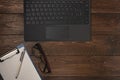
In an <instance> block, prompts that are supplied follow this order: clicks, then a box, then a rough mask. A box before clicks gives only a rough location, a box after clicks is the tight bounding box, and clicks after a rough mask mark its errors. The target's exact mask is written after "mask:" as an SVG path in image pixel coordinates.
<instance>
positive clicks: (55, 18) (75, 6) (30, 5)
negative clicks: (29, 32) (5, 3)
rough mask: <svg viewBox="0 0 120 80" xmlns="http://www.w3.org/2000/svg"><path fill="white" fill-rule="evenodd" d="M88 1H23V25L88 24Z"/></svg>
mask: <svg viewBox="0 0 120 80" xmlns="http://www.w3.org/2000/svg"><path fill="white" fill-rule="evenodd" d="M89 2H90V1H89V0H25V24H39V25H77V24H78V25H79V24H89V12H90V11H89Z"/></svg>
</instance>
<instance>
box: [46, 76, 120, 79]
mask: <svg viewBox="0 0 120 80" xmlns="http://www.w3.org/2000/svg"><path fill="white" fill-rule="evenodd" d="M46 80H120V77H81V76H78V77H76V76H69V77H68V76H52V77H46Z"/></svg>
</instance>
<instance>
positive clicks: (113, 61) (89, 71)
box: [47, 56, 120, 77]
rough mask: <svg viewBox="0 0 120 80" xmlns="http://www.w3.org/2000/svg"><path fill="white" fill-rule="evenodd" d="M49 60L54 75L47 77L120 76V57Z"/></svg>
mask: <svg viewBox="0 0 120 80" xmlns="http://www.w3.org/2000/svg"><path fill="white" fill-rule="evenodd" d="M48 60H49V63H50V66H51V68H52V73H51V74H48V75H47V76H81V77H82V76H83V77H85V76H87V77H88V76H89V77H98V76H101V77H106V76H111V77H112V76H113V77H116V76H120V62H119V60H120V56H48ZM62 71H64V72H62Z"/></svg>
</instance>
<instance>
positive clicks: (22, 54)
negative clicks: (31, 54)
mask: <svg viewBox="0 0 120 80" xmlns="http://www.w3.org/2000/svg"><path fill="white" fill-rule="evenodd" d="M24 55H25V50H24V51H23V52H22V53H21V56H20V62H21V63H20V66H19V69H18V73H17V75H16V79H17V78H18V76H19V74H20V70H21V67H22V63H23V59H24Z"/></svg>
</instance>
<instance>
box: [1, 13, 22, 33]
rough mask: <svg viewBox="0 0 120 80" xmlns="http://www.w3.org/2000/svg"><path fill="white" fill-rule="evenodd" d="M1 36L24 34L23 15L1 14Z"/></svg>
mask: <svg viewBox="0 0 120 80" xmlns="http://www.w3.org/2000/svg"><path fill="white" fill-rule="evenodd" d="M0 19H1V20H0V27H1V28H0V34H23V33H24V19H23V14H0Z"/></svg>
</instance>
